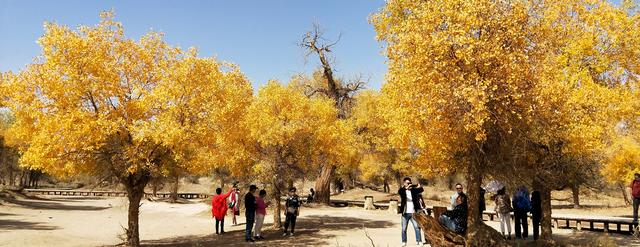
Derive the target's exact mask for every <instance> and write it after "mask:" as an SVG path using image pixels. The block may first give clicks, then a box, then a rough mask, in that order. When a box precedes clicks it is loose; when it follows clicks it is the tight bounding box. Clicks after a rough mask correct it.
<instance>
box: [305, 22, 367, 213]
mask: <svg viewBox="0 0 640 247" xmlns="http://www.w3.org/2000/svg"><path fill="white" fill-rule="evenodd" d="M323 35H324V32H323V31H322V29H321V27H320V26H319V25H318V24H314V25H313V29H312V30H311V31H309V32H307V33H305V34H304V36H303V37H302V42H300V44H299V45H300V47H302V48H303V49H305V50H306V51H307V53H306V55H305V57H308V56H309V55H311V54H315V55H317V56H318V59H319V60H320V66H321V69H322V75H323V78H324V79H325V81H326V87H325V86H324V85H323V86H320V87H314V85H309V84H307V86H308V88H307V89H308V90H307V92H308V93H307V96H309V97H312V96H314V95H315V94H322V95H325V96H326V97H329V98H330V99H333V101H334V102H335V106H336V108H337V109H338V117H339V118H342V119H345V118H347V116H348V114H349V110H350V109H351V104H352V103H353V95H354V94H355V93H356V92H357V91H358V90H361V89H363V88H364V86H365V81H364V80H362V77H357V78H355V79H354V80H352V81H350V82H348V83H341V81H340V80H338V79H337V78H336V77H335V76H334V69H333V67H332V61H331V60H332V59H331V58H330V57H329V54H330V53H331V52H332V49H333V47H334V46H335V45H336V44H337V43H338V42H339V41H340V37H341V36H338V38H337V39H336V40H335V41H330V40H327V39H325V38H324V36H323ZM335 170H336V164H329V163H325V164H323V165H322V167H321V169H320V176H319V177H318V179H317V180H316V184H315V190H316V198H317V201H318V202H320V203H324V204H329V200H330V186H331V181H332V177H333V176H334V173H335Z"/></svg>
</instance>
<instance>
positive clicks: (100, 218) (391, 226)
mask: <svg viewBox="0 0 640 247" xmlns="http://www.w3.org/2000/svg"><path fill="white" fill-rule="evenodd" d="M269 213H270V212H269ZM272 219H273V217H271V215H268V216H267V218H266V223H267V224H271V223H272ZM238 221H239V222H240V223H244V218H243V217H240V219H239V220H238ZM230 222H231V219H230V218H227V220H226V229H225V230H226V231H228V233H227V234H225V235H221V236H216V235H214V234H212V233H213V232H214V229H213V227H214V225H213V222H212V220H211V215H210V209H209V206H208V205H207V204H205V203H199V202H188V203H183V204H169V203H165V202H150V201H145V202H144V204H143V205H142V207H141V216H140V229H141V232H140V235H141V238H142V239H143V241H142V243H143V245H145V246H245V245H246V244H245V243H244V241H243V240H244V235H243V234H244V227H245V226H244V225H243V224H241V225H238V226H231V225H230ZM399 223H400V217H399V216H398V215H396V214H389V213H387V212H386V211H380V210H376V211H364V210H362V209H360V208H331V207H313V208H306V207H305V208H303V209H302V211H301V217H300V218H299V220H298V226H297V227H296V228H297V229H296V236H294V237H282V236H280V232H279V231H275V230H272V229H267V230H266V232H265V233H266V237H267V240H266V241H263V242H258V243H255V244H251V245H246V246H372V245H371V241H373V242H374V243H375V245H376V246H399V245H400V224H399ZM488 224H490V225H492V226H493V227H497V228H499V225H498V222H488ZM124 225H126V200H125V198H100V197H74V198H69V197H65V198H61V197H45V198H43V199H26V198H23V199H18V200H12V201H11V202H3V203H2V205H0V246H104V245H107V246H108V245H115V244H118V243H120V242H121V240H120V239H119V238H118V235H119V234H121V233H122V232H123V230H122V226H124ZM365 229H366V232H365ZM554 234H555V235H556V236H557V237H558V238H559V239H562V240H563V241H573V242H574V243H577V244H580V243H587V241H592V240H593V239H596V238H600V239H601V241H608V242H611V243H614V244H616V245H622V246H640V242H638V241H636V240H633V239H632V238H631V237H630V236H626V235H619V234H612V235H610V236H609V237H603V236H605V235H604V234H603V233H595V232H580V233H577V232H573V231H572V230H557V231H555V232H554ZM366 235H369V236H370V238H371V240H369V239H368V238H367V236H366ZM407 235H408V239H409V244H410V245H409V246H411V245H412V244H415V237H414V236H415V235H414V233H413V230H412V229H411V227H410V229H409V231H408V234H407ZM521 244H525V245H527V243H521ZM578 246H580V245H578Z"/></svg>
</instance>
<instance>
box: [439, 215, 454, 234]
mask: <svg viewBox="0 0 640 247" xmlns="http://www.w3.org/2000/svg"><path fill="white" fill-rule="evenodd" d="M438 222H440V224H442V225H443V226H444V227H446V228H447V229H449V230H451V231H454V232H455V231H456V223H455V222H453V220H452V219H451V218H449V216H446V215H440V218H438Z"/></svg>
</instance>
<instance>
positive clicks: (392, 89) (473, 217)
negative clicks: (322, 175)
mask: <svg viewBox="0 0 640 247" xmlns="http://www.w3.org/2000/svg"><path fill="white" fill-rule="evenodd" d="M372 22H373V24H374V26H375V28H376V30H377V32H378V38H379V39H380V40H381V41H384V42H386V44H387V48H386V54H387V56H388V57H389V72H388V74H387V77H386V79H387V81H388V83H387V84H386V85H384V87H383V93H384V94H387V95H388V97H389V98H390V99H391V101H392V102H393V104H394V106H395V108H394V111H393V112H388V113H387V114H390V115H391V121H390V126H392V129H393V131H394V133H393V136H394V137H393V138H391V141H392V142H393V143H396V144H397V145H399V146H403V147H412V146H413V147H417V148H419V157H418V158H417V159H418V161H417V162H416V163H417V164H421V166H423V167H424V169H423V170H425V171H426V172H432V173H442V172H446V171H447V170H462V171H464V172H465V174H466V177H467V192H468V195H469V217H468V224H469V229H468V231H467V234H466V236H467V244H468V245H469V246H480V245H483V246H486V245H501V244H502V243H501V241H500V240H498V239H495V238H492V236H495V234H493V233H491V232H494V230H493V229H490V228H488V227H486V225H484V224H483V223H482V222H480V221H478V214H479V210H478V196H479V188H480V185H481V184H482V178H483V177H484V176H486V175H490V174H492V173H495V174H499V173H502V172H505V171H507V173H509V174H512V173H513V172H510V171H520V172H522V171H532V172H534V173H535V174H534V175H535V177H537V178H539V179H540V181H542V182H543V183H544V182H550V181H554V180H553V179H555V178H554V176H551V175H553V174H555V175H557V173H555V172H557V171H561V170H560V169H558V170H554V169H555V168H558V167H563V166H562V163H561V162H565V161H566V160H567V159H564V155H565V154H570V155H575V156H578V155H584V156H590V155H594V154H595V153H596V152H598V151H599V150H601V147H602V146H603V144H604V143H606V141H607V137H608V136H609V134H610V132H611V130H612V129H613V128H614V126H615V124H616V122H617V121H620V115H619V114H621V113H624V112H625V110H626V109H625V107H624V105H625V104H624V102H626V99H628V97H627V96H628V95H629V94H628V93H625V90H623V89H624V88H625V85H630V84H631V85H633V84H635V82H637V75H638V68H639V67H638V63H637V61H638V56H637V54H638V44H637V39H634V38H631V37H637V36H638V35H637V30H638V28H637V25H638V18H637V15H632V14H629V12H628V11H625V10H624V9H622V8H617V7H614V6H612V5H611V4H609V3H607V2H605V1H596V0H593V1H588V0H585V1H570V2H566V1H545V2H535V1H488V0H470V1H461V0H450V1H441V2H434V1H408V0H392V1H389V2H387V4H386V6H385V7H384V8H383V9H382V10H381V11H380V12H379V13H377V14H375V15H374V16H373V17H372ZM634 32H635V33H634ZM631 88H633V87H631ZM636 116H637V115H636ZM616 118H617V119H616ZM629 119H633V118H629ZM545 150H546V151H545ZM540 156H544V157H540ZM564 167H566V166H564ZM528 168H532V170H526V169H528ZM507 175H508V174H507ZM518 176H527V175H526V174H520V175H518ZM516 177H517V176H516ZM512 179H516V178H515V177H513V176H512ZM547 187H549V186H547ZM546 190H547V191H544V192H548V193H543V194H546V195H548V196H549V197H548V199H550V190H549V188H546ZM543 201H544V199H543ZM547 202H550V200H548V201H547ZM543 208H546V209H545V210H546V211H545V212H544V213H543V222H542V225H543V226H544V227H549V228H546V229H545V228H543V235H542V237H543V238H546V239H550V233H551V232H550V225H551V224H550V217H549V216H550V204H547V205H543ZM545 221H547V222H545ZM547 223H549V224H547Z"/></svg>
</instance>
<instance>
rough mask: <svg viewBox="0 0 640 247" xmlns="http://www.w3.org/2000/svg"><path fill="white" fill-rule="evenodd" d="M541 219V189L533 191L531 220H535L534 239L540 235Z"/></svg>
mask: <svg viewBox="0 0 640 247" xmlns="http://www.w3.org/2000/svg"><path fill="white" fill-rule="evenodd" d="M540 219H542V200H541V199H540V191H537V190H534V191H533V192H531V221H533V240H538V236H540Z"/></svg>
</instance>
